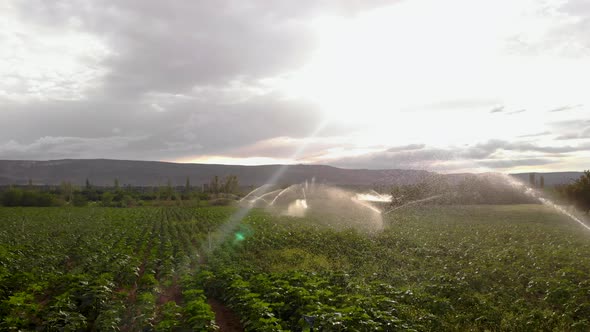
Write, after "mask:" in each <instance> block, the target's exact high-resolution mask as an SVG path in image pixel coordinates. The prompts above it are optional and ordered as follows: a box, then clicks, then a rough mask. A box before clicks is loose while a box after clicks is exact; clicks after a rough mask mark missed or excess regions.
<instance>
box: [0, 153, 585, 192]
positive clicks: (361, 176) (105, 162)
mask: <svg viewBox="0 0 590 332" xmlns="http://www.w3.org/2000/svg"><path fill="white" fill-rule="evenodd" d="M277 172H282V173H283V174H282V175H281V176H280V177H279V179H278V180H277V181H276V182H277V183H278V184H283V183H284V184H290V183H301V182H304V181H306V180H311V179H313V178H315V180H316V181H317V182H321V183H327V184H332V185H403V184H413V183H417V182H420V181H423V180H425V179H427V178H430V177H432V176H443V177H446V178H447V179H448V180H449V181H450V182H455V181H458V180H460V179H461V178H464V177H465V176H468V175H469V174H470V173H455V174H453V173H451V174H439V173H436V172H430V171H426V170H413V169H379V170H372V169H346V168H338V167H334V166H329V165H308V164H295V165H281V164H273V165H224V164H193V163H174V162H167V161H142V160H119V159H102V158H99V159H57V160H43V161H40V160H0V185H11V184H16V185H19V184H26V183H28V181H29V179H31V181H32V182H33V183H34V184H36V185H57V184H60V183H61V182H62V181H68V182H71V183H72V184H74V185H82V184H84V183H85V182H86V179H88V180H89V181H90V182H91V183H92V184H94V185H98V186H110V185H112V184H113V182H114V179H115V178H116V179H118V180H119V183H120V184H121V185H132V186H158V185H165V184H167V183H168V181H170V183H171V184H172V185H175V186H179V185H184V184H185V182H186V179H187V177H188V178H189V179H190V182H191V184H192V185H193V186H199V185H202V184H205V183H209V182H210V181H211V179H212V178H213V177H214V176H219V177H224V176H227V175H230V174H231V175H236V176H238V179H239V181H240V184H241V185H246V186H248V185H253V186H259V185H262V184H265V183H267V181H269V179H270V178H271V177H272V175H273V174H275V173H277ZM535 173H536V174H538V175H537V178H538V177H539V176H540V175H543V176H544V177H545V184H546V185H555V184H561V183H567V182H569V181H570V179H571V178H577V177H579V175H580V174H581V172H551V173H541V172H535ZM528 174H529V173H517V174H513V175H514V176H515V177H517V178H518V179H520V180H522V181H525V182H528Z"/></svg>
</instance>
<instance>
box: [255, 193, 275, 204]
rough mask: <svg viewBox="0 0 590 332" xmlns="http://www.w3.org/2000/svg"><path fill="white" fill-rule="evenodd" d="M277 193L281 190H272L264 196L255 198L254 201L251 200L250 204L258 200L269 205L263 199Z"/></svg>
mask: <svg viewBox="0 0 590 332" xmlns="http://www.w3.org/2000/svg"><path fill="white" fill-rule="evenodd" d="M278 191H281V189H277V190H274V191H271V192H268V193H266V194H264V195H262V196H258V197H256V198H255V199H253V200H252V203H255V202H256V201H258V200H259V199H261V200H263V201H265V202H266V204H270V203H269V202H268V201H267V200H265V199H264V197H266V196H270V195H272V194H274V193H276V192H278Z"/></svg>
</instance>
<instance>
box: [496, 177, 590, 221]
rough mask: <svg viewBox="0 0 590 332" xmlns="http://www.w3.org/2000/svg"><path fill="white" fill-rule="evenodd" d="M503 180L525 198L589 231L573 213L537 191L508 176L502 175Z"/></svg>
mask: <svg viewBox="0 0 590 332" xmlns="http://www.w3.org/2000/svg"><path fill="white" fill-rule="evenodd" d="M503 179H504V180H505V181H506V182H507V183H508V184H509V185H511V186H512V187H514V188H518V189H520V190H522V192H523V193H524V194H526V195H527V196H529V197H532V198H535V199H537V200H538V201H539V202H541V203H542V204H543V205H545V206H548V207H550V208H552V209H553V210H555V211H557V212H559V213H561V214H563V215H565V216H567V217H569V218H570V219H571V220H573V221H575V222H577V223H578V224H580V225H582V227H584V228H586V229H587V230H590V226H588V225H587V224H586V223H585V222H584V221H582V219H580V218H578V217H576V216H575V215H574V214H573V213H571V212H569V211H567V210H566V209H564V208H563V207H562V206H559V205H557V204H555V203H554V202H553V201H552V200H550V199H548V198H545V197H543V196H542V195H541V193H539V192H538V191H537V190H535V189H533V188H531V187H528V186H526V185H525V184H524V183H522V182H520V181H518V180H516V179H515V178H513V177H511V176H508V175H504V174H503Z"/></svg>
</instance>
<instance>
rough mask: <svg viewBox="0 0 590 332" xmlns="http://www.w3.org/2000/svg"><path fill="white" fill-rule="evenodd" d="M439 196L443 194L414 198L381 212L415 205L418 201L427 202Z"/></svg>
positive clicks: (386, 212)
mask: <svg viewBox="0 0 590 332" xmlns="http://www.w3.org/2000/svg"><path fill="white" fill-rule="evenodd" d="M441 196H443V195H442V194H440V195H434V196H430V197H426V198H423V199H419V200H416V201H411V202H408V203H406V204H402V205H400V206H396V207H394V208H392V209H389V210H387V211H385V213H383V214H389V213H391V212H393V211H396V210H399V209H401V208H404V207H407V206H409V205H415V204H420V203H424V202H428V201H431V200H433V199H437V198H439V197H441Z"/></svg>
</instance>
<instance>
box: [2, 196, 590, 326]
mask: <svg viewBox="0 0 590 332" xmlns="http://www.w3.org/2000/svg"><path fill="white" fill-rule="evenodd" d="M235 212H236V210H235V209H234V208H231V207H207V208H196V209H195V208H180V207H176V208H132V209H110V208H3V209H0V330H48V331H54V330H55V331H140V330H142V331H182V330H186V331H213V330H215V329H216V326H215V323H214V313H213V312H212V310H211V307H210V306H209V305H208V303H207V299H208V298H215V299H217V300H218V301H220V302H222V303H223V304H225V305H226V306H227V307H229V308H230V309H231V310H233V312H235V313H236V314H237V315H238V316H239V319H240V321H241V325H242V326H243V327H244V329H245V330H247V331H308V330H309V328H310V326H311V325H313V326H314V328H315V329H316V330H320V331H398V330H404V331H405V330H410V331H411V330H414V331H467V330H473V331H485V330H489V331H499V330H507V331H512V330H518V331H588V330H590V322H589V320H588V317H590V281H589V279H588V276H589V275H590V258H589V256H588V253H589V252H590V234H588V233H587V232H585V230H584V229H583V228H581V227H579V225H577V224H575V223H572V222H570V221H568V220H567V219H564V218H563V217H562V216H560V215H558V214H555V213H553V212H551V211H550V210H548V209H546V208H543V207H541V206H539V205H523V206H470V207H460V206H445V207H436V206H431V207H416V208H415V209H407V210H403V211H399V213H395V214H391V215H389V216H388V220H386V226H385V229H384V230H383V231H378V232H374V231H371V230H370V229H367V230H365V229H363V227H362V226H360V227H359V223H358V220H357V221H355V222H350V223H349V222H348V221H347V216H341V217H340V218H341V220H340V222H339V223H338V224H339V225H341V226H338V227H339V228H335V227H330V226H325V224H322V223H320V222H318V219H317V218H321V216H317V215H316V216H313V217H310V218H292V217H279V216H273V215H270V214H268V213H266V212H264V211H261V210H256V209H255V210H253V211H251V212H250V213H249V214H247V215H246V216H245V217H244V218H243V220H242V221H241V223H239V224H237V226H235V228H231V227H230V228H228V223H227V221H230V220H235V219H236V218H235V216H236V214H234V213H235ZM237 215H239V216H240V217H241V215H240V214H237ZM232 216H234V218H232ZM332 218H334V216H332ZM229 224H231V225H233V222H230V223H229ZM346 224H351V225H355V226H354V228H347V227H342V225H346ZM221 225H224V227H220V226H221ZM221 230H223V235H224V236H223V237H221V241H218V240H219V239H220V235H221ZM211 239H213V241H211ZM205 254H206V257H205Z"/></svg>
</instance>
